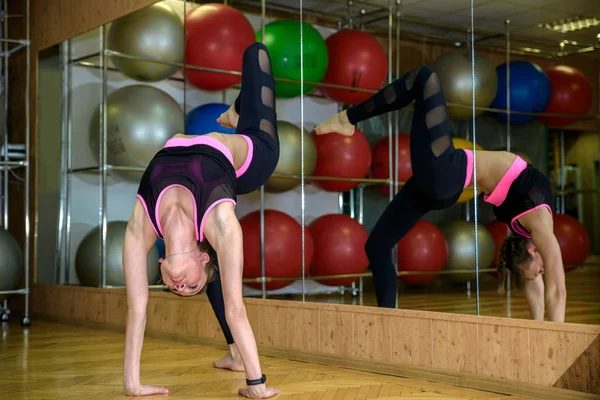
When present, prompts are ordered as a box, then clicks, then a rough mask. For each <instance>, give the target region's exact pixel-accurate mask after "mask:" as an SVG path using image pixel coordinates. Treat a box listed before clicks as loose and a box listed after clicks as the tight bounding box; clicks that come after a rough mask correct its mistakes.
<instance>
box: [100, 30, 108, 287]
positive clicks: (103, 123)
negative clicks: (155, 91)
mask: <svg viewBox="0 0 600 400" xmlns="http://www.w3.org/2000/svg"><path fill="white" fill-rule="evenodd" d="M105 28H106V27H105V25H101V26H100V52H101V53H100V66H101V67H102V91H101V104H102V105H101V107H100V157H99V159H100V171H101V179H100V180H101V182H100V185H101V190H100V207H99V208H100V213H99V217H100V228H101V235H100V242H101V243H100V245H101V247H100V248H101V250H100V265H101V267H100V276H99V283H100V287H102V288H104V287H106V197H107V196H106V190H107V176H106V170H107V168H106V153H107V152H106V145H107V140H106V139H107V138H106V122H107V118H106V111H107V110H106V108H107V105H106V101H107V99H106V98H107V89H108V88H107V77H108V76H107V75H108V70H107V60H106V53H105V51H106V40H105V39H106V38H105Z"/></svg>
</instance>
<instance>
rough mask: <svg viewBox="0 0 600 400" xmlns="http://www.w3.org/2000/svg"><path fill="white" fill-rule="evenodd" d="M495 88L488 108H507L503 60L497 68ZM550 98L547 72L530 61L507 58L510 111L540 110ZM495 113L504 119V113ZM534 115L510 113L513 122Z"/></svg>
mask: <svg viewBox="0 0 600 400" xmlns="http://www.w3.org/2000/svg"><path fill="white" fill-rule="evenodd" d="M496 73H497V75H498V91H497V92H496V97H495V98H494V101H493V102H492V104H491V105H490V107H491V108H497V109H506V108H507V104H506V63H504V64H502V65H499V66H498V67H497V68H496ZM549 100H550V80H549V79H548V76H546V73H545V72H544V71H543V70H542V69H541V68H540V67H539V66H538V65H537V64H534V63H531V62H529V61H511V62H510V111H511V112H514V111H521V112H534V113H541V112H543V111H544V110H545V109H546V106H547V105H548V101H549ZM493 115H494V117H495V118H496V119H497V120H498V121H500V122H503V123H506V121H507V119H508V118H507V115H506V113H494V114H493ZM535 118H536V116H535V115H523V114H512V113H511V114H510V123H511V124H512V125H520V124H526V123H528V122H531V121H533V120H535Z"/></svg>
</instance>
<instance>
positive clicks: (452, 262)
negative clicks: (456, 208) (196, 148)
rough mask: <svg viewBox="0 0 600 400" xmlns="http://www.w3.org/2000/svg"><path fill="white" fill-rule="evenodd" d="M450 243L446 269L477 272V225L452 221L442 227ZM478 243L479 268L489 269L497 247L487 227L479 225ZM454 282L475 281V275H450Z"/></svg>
mask: <svg viewBox="0 0 600 400" xmlns="http://www.w3.org/2000/svg"><path fill="white" fill-rule="evenodd" d="M442 232H443V233H444V236H445V237H446V240H447V241H448V261H447V263H446V269H447V270H450V271H453V270H472V271H475V224H474V223H473V222H469V221H463V220H457V221H452V222H450V223H448V224H446V225H445V226H443V227H442ZM477 243H478V244H479V268H480V269H485V268H489V267H490V265H492V262H493V261H494V251H495V250H496V245H495V244H494V238H493V237H492V234H491V233H490V232H489V231H488V230H487V228H486V227H485V225H483V224H481V223H479V224H477ZM448 277H449V279H450V280H452V281H454V282H462V283H464V282H467V281H470V280H472V279H475V274H474V273H472V274H470V273H461V274H450V275H448Z"/></svg>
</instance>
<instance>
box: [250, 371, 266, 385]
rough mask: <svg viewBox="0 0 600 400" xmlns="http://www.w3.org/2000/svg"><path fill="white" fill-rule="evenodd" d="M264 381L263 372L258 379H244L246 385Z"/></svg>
mask: <svg viewBox="0 0 600 400" xmlns="http://www.w3.org/2000/svg"><path fill="white" fill-rule="evenodd" d="M266 381H267V376H266V375H265V374H262V376H261V377H260V378H259V379H246V385H248V386H253V385H262V384H263V383H265V382H266Z"/></svg>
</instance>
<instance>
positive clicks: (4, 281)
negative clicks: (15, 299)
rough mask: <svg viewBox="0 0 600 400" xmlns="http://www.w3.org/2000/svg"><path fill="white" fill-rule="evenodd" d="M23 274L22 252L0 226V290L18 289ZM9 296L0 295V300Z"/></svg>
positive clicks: (8, 233)
mask: <svg viewBox="0 0 600 400" xmlns="http://www.w3.org/2000/svg"><path fill="white" fill-rule="evenodd" d="M22 274H23V252H22V251H21V247H20V246H19V243H18V242H17V240H16V239H15V238H14V236H13V235H11V234H10V232H8V231H7V230H5V229H4V228H0V291H8V290H15V289H18V286H19V282H20V281H21V276H22ZM8 297H10V295H8V294H2V295H0V301H4V299H7V298H8Z"/></svg>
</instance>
